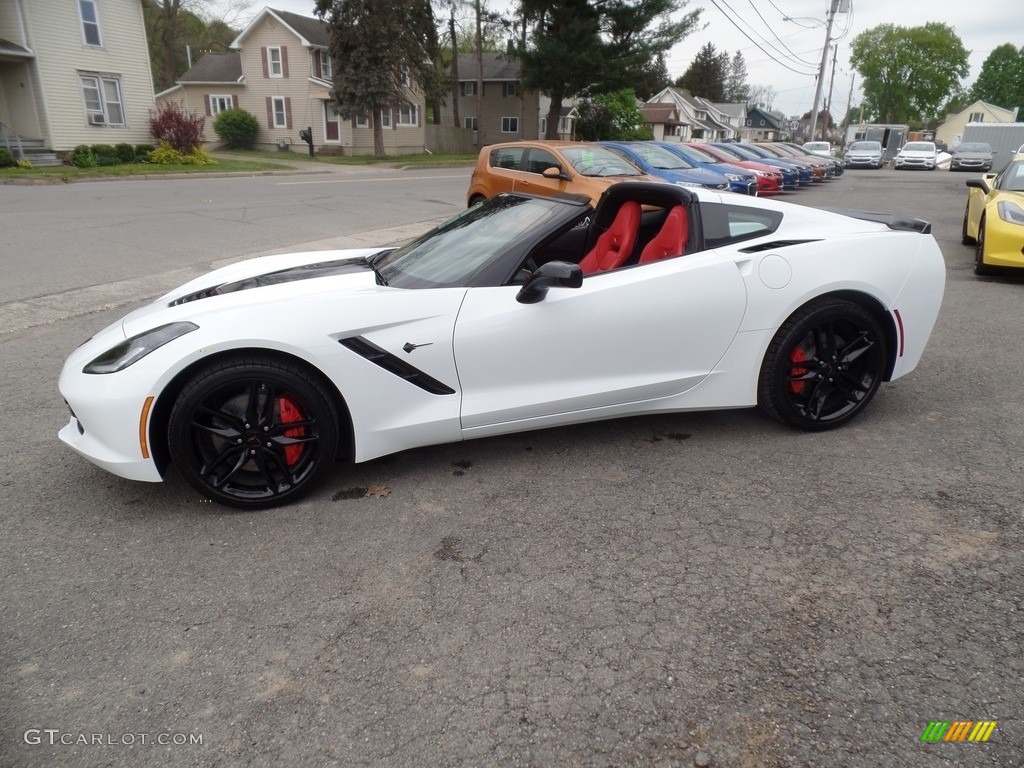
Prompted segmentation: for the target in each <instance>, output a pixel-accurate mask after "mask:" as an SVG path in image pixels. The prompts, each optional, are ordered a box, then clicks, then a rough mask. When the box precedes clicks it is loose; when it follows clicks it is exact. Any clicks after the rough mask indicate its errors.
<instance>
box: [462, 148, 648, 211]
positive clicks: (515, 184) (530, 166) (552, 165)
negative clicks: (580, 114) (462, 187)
mask: <svg viewBox="0 0 1024 768" xmlns="http://www.w3.org/2000/svg"><path fill="white" fill-rule="evenodd" d="M624 179H629V180H630V181H655V182H660V181H661V180H660V179H657V178H655V177H653V176H648V175H646V174H645V173H643V172H642V171H640V169H638V168H637V167H635V166H634V165H632V164H630V163H629V162H628V161H626V160H624V159H623V158H622V157H621V156H619V155H617V154H615V153H614V152H612V151H611V150H610V149H606V148H605V147H602V146H599V145H597V144H590V143H587V142H579V141H514V142H509V143H507V144H491V145H490V146H487V147H484V148H483V149H481V150H480V157H479V158H478V159H477V161H476V167H475V168H474V169H473V176H472V178H471V179H470V181H469V192H468V193H467V194H466V201H467V202H468V203H469V205H470V206H473V205H476V204H477V203H478V202H479V201H481V200H484V199H486V198H489V197H494V196H495V195H497V194H499V193H501V192H513V191H515V192H531V193H533V194H536V195H557V194H559V193H562V192H567V193H570V194H577V195H586V196H587V197H589V198H590V199H591V201H592V202H593V204H594V205H597V200H598V198H600V197H601V193H602V192H604V191H605V189H607V188H608V187H609V186H610V185H611V184H614V183H615V182H617V181H622V180H624Z"/></svg>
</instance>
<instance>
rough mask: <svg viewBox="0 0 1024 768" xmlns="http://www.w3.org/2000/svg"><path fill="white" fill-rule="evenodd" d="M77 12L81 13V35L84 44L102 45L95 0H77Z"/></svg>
mask: <svg viewBox="0 0 1024 768" xmlns="http://www.w3.org/2000/svg"><path fill="white" fill-rule="evenodd" d="M78 12H79V13H80V14H81V15H82V37H83V38H85V44H86V45H97V46H99V45H102V44H103V43H102V42H101V40H100V16H99V11H98V10H97V8H96V0H78Z"/></svg>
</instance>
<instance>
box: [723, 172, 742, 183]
mask: <svg viewBox="0 0 1024 768" xmlns="http://www.w3.org/2000/svg"><path fill="white" fill-rule="evenodd" d="M725 178H727V179H728V180H729V181H743V180H744V177H743V176H740V175H739V174H738V173H727V174H725Z"/></svg>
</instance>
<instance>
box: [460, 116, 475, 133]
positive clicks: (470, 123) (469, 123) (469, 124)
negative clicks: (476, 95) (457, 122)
mask: <svg viewBox="0 0 1024 768" xmlns="http://www.w3.org/2000/svg"><path fill="white" fill-rule="evenodd" d="M462 127H463V128H469V129H470V130H471V131H475V130H476V118H475V117H464V118H462Z"/></svg>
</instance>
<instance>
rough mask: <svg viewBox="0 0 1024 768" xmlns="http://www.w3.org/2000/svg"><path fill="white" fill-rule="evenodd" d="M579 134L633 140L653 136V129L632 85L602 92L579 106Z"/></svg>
mask: <svg viewBox="0 0 1024 768" xmlns="http://www.w3.org/2000/svg"><path fill="white" fill-rule="evenodd" d="M579 113H580V119H579V120H578V121H577V123H576V127H577V135H578V137H579V138H580V139H582V140H583V141H601V140H606V141H632V140H635V139H649V138H651V133H650V129H648V128H647V126H645V125H644V117H643V114H642V113H641V112H640V106H639V105H638V104H637V101H636V95H635V94H634V93H633V91H631V90H630V89H629V88H623V89H622V90H621V91H615V92H614V93H602V94H599V95H597V96H595V97H594V98H593V99H588V100H586V101H584V102H583V103H582V104H580V106H579Z"/></svg>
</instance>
